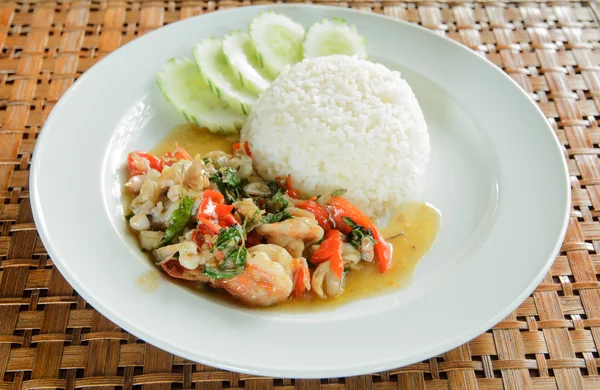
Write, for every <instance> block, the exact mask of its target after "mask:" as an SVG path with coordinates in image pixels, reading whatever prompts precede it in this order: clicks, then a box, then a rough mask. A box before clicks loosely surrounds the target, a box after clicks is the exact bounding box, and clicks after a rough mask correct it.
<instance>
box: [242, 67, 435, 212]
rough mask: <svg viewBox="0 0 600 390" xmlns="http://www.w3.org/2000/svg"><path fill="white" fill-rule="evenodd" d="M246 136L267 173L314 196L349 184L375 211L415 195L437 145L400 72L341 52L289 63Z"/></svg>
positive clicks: (351, 196) (354, 197)
mask: <svg viewBox="0 0 600 390" xmlns="http://www.w3.org/2000/svg"><path fill="white" fill-rule="evenodd" d="M241 137H242V140H243V141H247V142H248V144H249V146H250V150H252V154H253V159H254V164H255V167H256V169H257V171H258V173H259V174H260V175H262V176H263V177H266V178H269V179H273V178H275V177H277V176H287V175H288V174H290V175H291V176H292V180H293V185H294V187H295V188H297V189H298V190H300V191H301V193H302V194H304V195H310V196H312V195H318V194H323V193H326V192H329V191H333V190H335V189H339V188H345V189H347V190H348V192H347V194H346V198H347V199H348V200H350V201H351V202H353V203H354V204H355V205H356V206H358V207H359V208H361V209H362V210H363V211H364V212H366V213H367V214H369V215H370V216H371V217H381V216H383V215H386V214H388V213H389V212H391V211H393V210H395V209H396V208H397V207H398V206H399V205H400V203H402V202H403V201H405V200H407V199H409V198H411V197H412V196H413V195H414V194H415V191H416V190H417V188H418V185H419V181H420V179H421V178H422V176H423V174H424V172H425V167H426V164H427V161H428V157H429V150H430V146H429V134H428V132H427V125H426V123H425V119H424V118H423V112H422V111H421V108H420V106H419V103H418V102H417V99H416V97H415V95H414V93H413V92H412V90H411V88H410V86H409V85H408V84H407V83H406V81H404V80H403V79H402V78H401V76H400V73H399V72H396V71H391V70H389V69H387V68H386V67H385V66H383V65H380V64H374V63H372V62H369V61H364V60H358V59H355V58H352V57H348V56H341V55H336V56H328V57H320V58H313V59H306V60H304V61H302V62H300V63H298V64H296V65H294V66H292V67H288V68H286V69H285V70H284V71H283V72H282V73H281V74H280V75H279V77H277V79H276V80H275V81H274V82H273V84H272V86H271V88H269V89H268V90H267V91H265V92H264V93H263V94H261V95H260V97H259V98H258V100H257V101H256V103H255V104H254V107H253V109H252V112H251V114H250V116H249V117H248V119H247V121H246V124H245V125H244V128H243V129H242V132H241Z"/></svg>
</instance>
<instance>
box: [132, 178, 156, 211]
mask: <svg viewBox="0 0 600 390" xmlns="http://www.w3.org/2000/svg"><path fill="white" fill-rule="evenodd" d="M159 177H160V173H159V172H158V171H155V170H154V169H150V170H149V171H148V173H146V175H145V176H144V182H143V183H142V186H141V187H140V192H139V194H138V196H136V197H135V198H134V199H133V200H132V201H131V210H132V211H133V213H134V214H142V213H146V214H147V213H148V212H149V211H150V209H151V208H153V207H154V205H155V204H156V202H157V201H158V199H159V198H160V193H161V189H160V187H159V186H158V183H157V180H158V178H159Z"/></svg>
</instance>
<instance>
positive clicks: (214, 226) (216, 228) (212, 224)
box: [196, 215, 221, 234]
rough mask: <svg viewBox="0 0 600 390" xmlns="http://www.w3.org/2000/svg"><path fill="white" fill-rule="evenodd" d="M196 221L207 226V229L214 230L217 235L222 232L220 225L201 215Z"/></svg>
mask: <svg viewBox="0 0 600 390" xmlns="http://www.w3.org/2000/svg"><path fill="white" fill-rule="evenodd" d="M196 219H197V220H198V222H200V223H202V224H204V225H206V227H207V228H209V229H210V230H212V231H213V232H214V233H215V234H219V232H220V231H221V228H220V227H219V225H218V223H215V221H211V220H209V219H208V218H204V217H203V216H201V215H198V216H197V217H196Z"/></svg>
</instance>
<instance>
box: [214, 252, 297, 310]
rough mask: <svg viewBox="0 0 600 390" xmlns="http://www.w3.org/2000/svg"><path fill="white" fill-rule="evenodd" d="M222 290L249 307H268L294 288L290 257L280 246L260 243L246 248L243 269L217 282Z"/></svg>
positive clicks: (281, 299)
mask: <svg viewBox="0 0 600 390" xmlns="http://www.w3.org/2000/svg"><path fill="white" fill-rule="evenodd" d="M221 284H222V286H223V287H224V288H225V290H226V291H227V292H228V293H230V294H231V295H233V296H234V297H236V298H237V299H239V300H241V301H243V302H244V303H246V304H249V305H253V306H271V305H274V304H276V303H279V302H282V301H285V300H286V299H288V298H289V296H290V294H291V293H292V289H293V288H294V259H293V258H292V256H290V254H289V253H288V252H287V251H286V250H285V249H283V248H282V247H280V246H277V245H271V244H260V245H256V246H253V247H252V248H249V249H248V257H247V259H246V269H245V270H244V272H243V273H242V274H240V275H238V276H236V277H234V278H231V279H227V280H223V281H222V282H221Z"/></svg>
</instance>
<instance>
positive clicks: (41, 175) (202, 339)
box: [31, 5, 570, 378]
mask: <svg viewBox="0 0 600 390" xmlns="http://www.w3.org/2000/svg"><path fill="white" fill-rule="evenodd" d="M268 9H273V10H276V11H277V12H282V13H285V14H287V15H289V16H291V17H292V18H293V19H295V20H296V21H298V22H300V23H303V24H305V25H309V24H311V23H312V22H315V21H317V20H320V19H322V18H329V17H333V16H337V17H343V18H346V19H347V20H348V21H349V22H350V23H353V24H355V25H356V26H357V28H358V31H359V32H360V33H361V34H363V35H364V36H365V38H366V40H367V50H368V53H369V56H370V59H371V60H373V61H380V62H383V63H384V64H386V65H388V66H390V67H392V68H395V69H398V70H400V71H402V72H403V74H404V76H405V77H406V78H407V80H408V81H409V83H410V84H411V85H412V87H413V89H414V91H415V93H416V95H417V97H418V99H419V101H420V103H421V105H422V107H423V110H424V113H425V117H426V120H427V122H428V124H429V128H430V132H431V137H432V149H433V150H432V161H431V163H430V166H429V172H428V174H427V180H426V186H425V189H424V192H423V194H422V196H421V198H422V199H423V200H426V201H429V202H431V203H433V204H434V205H436V206H437V207H438V208H439V209H440V210H441V212H442V214H443V226H442V229H441V233H440V236H439V239H438V241H437V243H436V245H435V247H434V248H433V250H432V251H431V252H430V253H429V254H428V255H427V256H426V257H425V258H424V259H423V261H422V262H421V264H420V265H419V267H418V269H417V270H416V272H415V275H414V279H413V283H412V284H411V285H410V286H408V287H407V288H405V289H403V290H401V291H398V292H396V293H393V294H389V295H384V296H380V297H376V298H371V299H368V300H363V301H357V302H353V303H351V304H348V305H345V306H342V307H340V308H338V309H335V310H332V311H326V312H315V313H278V312H272V311H269V312H265V311H253V310H244V309H240V308H236V307H230V306H227V305H224V304H222V303H220V302H213V301H211V300H210V299H208V298H206V297H204V296H199V295H196V294H193V293H191V292H190V291H188V290H186V289H183V288H181V287H179V286H177V285H175V284H172V283H169V282H168V281H167V280H161V281H160V285H159V288H158V289H157V290H155V291H153V292H150V293H148V292H144V291H143V290H142V289H140V288H139V287H138V285H137V284H136V280H137V279H138V278H139V277H140V276H141V275H143V274H144V273H146V272H147V271H149V270H150V269H151V265H150V264H149V262H148V259H147V257H146V256H145V255H143V254H142V253H140V251H139V249H138V246H137V244H136V242H135V240H134V239H133V238H132V237H131V236H130V235H129V234H127V231H126V226H125V223H124V220H123V215H122V209H121V203H120V199H119V197H120V191H121V188H120V183H121V182H120V180H121V178H120V177H119V175H120V172H121V169H122V167H123V164H124V161H125V156H126V153H127V152H128V151H130V150H132V149H135V148H139V149H150V148H152V147H153V146H154V145H155V144H156V143H157V142H158V141H159V140H160V139H161V138H162V137H163V136H164V135H165V133H166V132H167V131H168V130H170V129H171V128H172V127H173V126H174V125H176V124H179V123H182V118H181V117H180V116H179V115H178V114H176V113H175V112H174V111H173V109H172V108H171V107H170V106H169V105H168V104H167V103H166V102H165V101H164V99H163V98H162V96H161V94H160V92H159V90H158V88H157V86H156V82H155V76H156V73H157V71H158V70H159V68H160V66H161V65H162V63H163V62H164V61H166V60H168V59H169V58H171V57H179V56H185V55H190V51H191V49H192V48H193V46H194V44H195V43H197V42H198V41H199V40H201V39H202V38H205V37H209V36H222V35H223V34H225V33H226V32H228V31H229V30H231V29H239V28H243V27H244V26H246V25H247V23H248V22H249V21H250V20H251V18H252V17H253V16H255V15H256V14H257V13H258V12H261V11H265V10H268ZM31 172H32V174H31V196H32V202H33V209H34V215H35V220H36V223H37V227H38V230H39V232H40V235H41V238H42V240H43V242H44V244H45V246H46V248H47V250H48V252H49V254H50V255H51V256H52V259H53V261H54V262H55V263H56V265H57V266H58V268H59V270H60V271H61V273H62V274H63V275H64V276H65V278H67V280H68V281H69V282H70V283H71V284H72V285H73V286H74V287H75V289H76V290H77V291H78V292H79V293H80V294H81V295H82V296H83V297H84V298H85V299H86V300H87V301H88V302H90V303H91V304H92V305H93V306H94V307H95V308H96V309H97V310H99V311H100V312H101V313H103V314H104V315H106V316H107V317H108V318H109V319H111V320H112V321H114V322H115V323H117V324H118V325H120V326H122V327H123V328H124V329H125V330H127V331H129V332H132V333H133V334H135V335H136V336H139V337H141V338H142V339H144V340H146V341H148V342H150V343H152V344H155V345H157V346H158V347H161V348H163V349H166V350H168V351H170V352H172V353H175V354H178V355H181V356H183V357H186V358H189V359H192V360H196V361H199V362H203V363H205V364H209V365H212V366H217V367H220V368H223V369H230V370H235V371H241V372H247V373H252V374H261V375H272V376H283V377H297V378H304V377H335V376H347V375H357V374H364V373H370V372H375V371H380V370H385V369H391V368H395V367H399V366H403V365H406V364H410V363H414V362H417V361H420V360H423V359H426V358H428V357H430V356H433V355H436V354H439V353H442V352H444V351H446V350H449V349H451V348H453V347H456V346H458V345H460V344H461V343H463V342H466V341H468V340H469V339H471V338H473V337H475V336H477V335H478V334H480V333H482V332H484V331H485V330H486V329H488V328H490V327H492V326H493V325H494V324H496V323H497V322H499V321H500V320H502V318H503V317H505V316H506V315H507V314H509V313H510V312H511V311H512V310H513V309H515V308H516V307H517V306H518V305H519V304H520V303H521V302H522V301H523V300H524V299H525V298H526V297H527V295H528V294H530V293H531V292H532V290H533V289H534V288H535V286H536V285H537V284H538V283H539V282H540V280H541V279H542V277H543V276H544V274H545V273H546V272H547V271H548V269H549V267H550V265H551V263H552V260H553V259H554V257H555V255H556V254H557V251H558V248H559V247H560V244H561V240H562V237H563V235H564V232H565V229H566V221H567V212H568V205H569V200H570V199H569V197H570V191H569V187H568V181H567V169H566V164H565V162H564V161H563V158H562V155H561V151H560V148H559V145H558V142H557V140H556V138H555V136H554V135H553V133H552V130H551V129H550V127H549V126H548V124H547V123H546V120H545V118H544V116H543V115H542V113H541V112H540V111H539V109H538V108H537V107H536V106H535V104H534V103H533V102H531V101H530V100H529V98H528V97H527V96H526V95H525V93H524V92H523V91H521V90H520V89H519V88H518V87H517V85H516V84H515V83H514V82H512V81H511V79H510V78H509V77H507V76H506V75H505V74H504V73H502V72H501V71H500V70H499V69H498V68H496V67H495V66H493V65H492V64H491V63H489V62H487V61H486V60H484V59H483V58H481V57H480V56H478V55H476V54H474V53H472V52H471V51H469V50H468V49H466V48H464V47H462V46H460V45H458V44H456V43H454V42H452V41H451V40H449V39H445V38H442V37H440V36H438V35H436V34H433V33H431V32H429V31H427V30H425V29H423V28H419V27H416V26H414V25H410V24H407V23H402V22H398V21H395V20H392V19H388V18H384V17H381V16H377V15H374V14H367V13H360V12H356V11H351V10H347V9H341V8H330V7H321V6H308V5H293V6H284V5H281V6H268V7H247V8H237V9H234V10H229V11H223V12H215V13H210V14H207V15H202V16H199V17H195V18H191V19H187V20H185V21H182V22H178V23H174V24H171V25H169V26H167V27H165V28H161V29H159V30H157V31H155V32H152V33H150V34H147V35H144V36H143V37H141V38H139V39H136V40H135V41H133V42H132V43H130V44H128V45H126V46H124V47H123V48H121V49H119V50H117V51H116V52H114V53H113V54H111V55H109V56H108V57H107V58H105V59H104V60H102V61H100V62H99V63H98V64H97V65H95V66H94V67H93V68H92V69H90V70H89V71H88V72H86V73H85V74H84V75H83V76H82V77H81V78H80V79H79V80H78V81H77V82H76V83H75V84H74V85H73V86H72V87H71V89H70V90H69V91H68V92H67V93H65V95H64V96H63V98H62V99H61V100H60V102H59V103H58V104H57V105H56V107H55V109H54V110H53V112H52V114H51V115H50V117H49V118H48V120H47V121H46V124H45V125H44V129H43V131H42V133H41V135H40V138H39V140H38V141H37V145H36V148H35V153H34V160H33V163H32V169H31Z"/></svg>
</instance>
